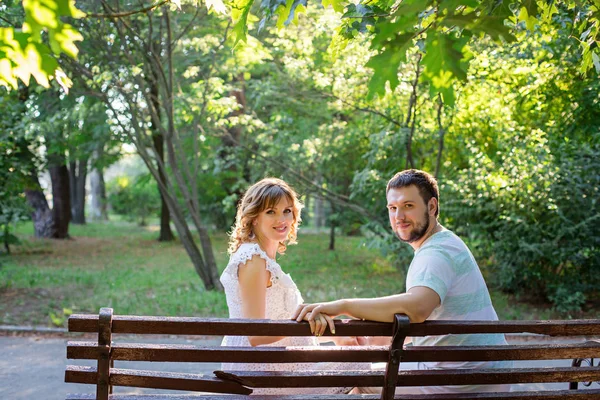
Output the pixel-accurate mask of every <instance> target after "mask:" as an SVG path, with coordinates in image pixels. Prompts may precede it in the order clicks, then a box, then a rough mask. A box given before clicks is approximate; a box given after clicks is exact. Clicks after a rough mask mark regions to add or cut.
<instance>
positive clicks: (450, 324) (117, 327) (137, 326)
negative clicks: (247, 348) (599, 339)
mask: <svg viewBox="0 0 600 400" xmlns="http://www.w3.org/2000/svg"><path fill="white" fill-rule="evenodd" d="M335 325H336V334H337V335H338V336H391V335H392V324H391V323H383V322H371V321H356V320H336V321H335ZM112 329H113V330H112V331H113V333H143V334H169V335H242V336H311V333H310V329H309V326H308V323H307V322H301V323H297V322H295V321H291V320H281V321H272V320H255V321H253V322H248V320H243V319H225V318H194V317H150V316H132V315H115V316H114V317H113V326H112ZM69 331H71V332H98V316H97V315H87V314H73V315H71V316H70V317H69ZM522 332H528V333H537V334H544V335H550V336H597V335H600V320H599V319H595V320H570V321H561V320H549V321H426V322H424V323H421V324H411V325H410V328H409V333H408V335H409V336H427V335H446V334H469V333H522ZM325 335H326V336H328V335H330V333H329V331H328V332H327V333H326V334H325Z"/></svg>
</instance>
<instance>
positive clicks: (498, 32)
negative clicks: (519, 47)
mask: <svg viewBox="0 0 600 400" xmlns="http://www.w3.org/2000/svg"><path fill="white" fill-rule="evenodd" d="M504 20H505V19H504V18H503V17H495V16H494V17H487V16H486V17H482V18H480V19H479V20H477V22H476V23H475V24H474V25H473V26H469V29H470V30H471V31H472V32H473V33H484V34H486V35H489V36H490V37H491V38H492V39H494V40H495V41H500V39H501V38H502V39H504V40H505V41H507V42H513V41H515V40H516V38H515V36H514V35H513V34H512V33H511V31H510V28H509V27H508V26H507V25H506V24H505V23H504Z"/></svg>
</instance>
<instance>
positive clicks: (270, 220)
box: [252, 196, 294, 243]
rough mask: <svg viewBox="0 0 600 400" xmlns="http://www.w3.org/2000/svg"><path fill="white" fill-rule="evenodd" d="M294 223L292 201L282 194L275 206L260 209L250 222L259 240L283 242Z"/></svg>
mask: <svg viewBox="0 0 600 400" xmlns="http://www.w3.org/2000/svg"><path fill="white" fill-rule="evenodd" d="M293 224H294V211H293V204H292V202H291V201H290V200H289V199H288V198H287V197H286V196H283V197H282V198H281V199H280V200H279V201H278V202H277V204H276V205H275V206H273V207H272V208H266V209H264V210H262V211H261V212H260V213H259V214H258V217H256V219H255V220H254V221H253V222H252V225H253V226H252V229H253V231H254V234H255V235H256V237H257V238H258V239H259V240H260V241H266V240H267V241H275V242H277V243H279V242H283V241H285V240H286V239H287V237H288V234H289V233H290V230H291V229H292V225H293Z"/></svg>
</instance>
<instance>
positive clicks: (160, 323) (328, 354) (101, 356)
mask: <svg viewBox="0 0 600 400" xmlns="http://www.w3.org/2000/svg"><path fill="white" fill-rule="evenodd" d="M69 331H71V332H97V333H98V341H97V342H89V341H70V342H69V343H68V345H67V358H69V359H92V360H97V367H96V368H94V367H81V366H71V365H70V366H67V370H66V372H65V381H66V382H74V383H86V384H92V385H95V386H96V394H95V395H93V394H89V395H69V397H67V399H68V400H84V399H85V400H89V399H97V400H108V399H111V400H134V399H136V400H146V399H147V400H150V399H152V400H158V399H171V400H174V399H188V400H189V399H198V400H200V399H203V400H238V399H246V398H248V395H249V394H251V392H252V388H260V387H277V388H283V387H332V386H333V387H345V386H350V387H352V386H381V387H382V388H383V390H382V394H381V396H379V395H356V396H355V395H319V396H314V395H311V396H307V395H304V396H302V395H294V396H292V395H288V396H252V398H254V399H257V400H259V399H274V398H277V399H286V400H307V399H319V400H325V399H327V400H329V399H331V400H333V399H348V400H354V399H386V400H389V399H393V398H396V399H402V400H417V399H420V400H424V399H432V400H450V399H459V398H460V399H490V400H491V399H504V400H507V399H515V400H516V399H573V400H575V399H577V400H591V399H598V398H600V389H586V390H560V391H547V392H538V393H534V392H512V393H472V394H461V395H426V396H425V395H394V390H395V388H396V386H420V385H423V386H431V385H465V384H502V383H543V382H570V388H571V389H577V383H578V382H593V381H600V368H598V367H597V366H594V365H593V364H592V365H590V366H583V367H582V366H581V361H579V362H577V361H574V363H573V366H572V367H561V368H520V369H515V368H510V369H495V370H486V369H481V370H464V369H462V370H458V369H457V370H438V371H399V369H400V365H401V363H402V362H417V361H494V360H552V359H579V360H582V359H590V358H594V357H595V358H598V357H600V341H589V342H586V343H575V344H573V343H571V344H568V343H566V344H550V345H509V346H480V347H465V346H462V347H458V346H457V347H416V346H408V347H404V346H403V343H404V339H405V338H406V337H407V336H425V335H444V334H458V333H461V334H464V333H469V334H485V333H522V332H528V333H536V334H543V335H550V336H579V337H594V336H598V335H600V320H572V321H428V322H425V323H422V324H410V323H409V320H408V318H407V317H406V316H404V315H400V314H398V315H396V317H395V322H394V323H393V324H389V323H378V322H371V321H336V333H337V335H339V336H391V337H392V338H393V339H392V345H391V346H390V347H389V348H387V347H343V348H340V347H327V346H325V347H319V348H280V347H249V348H239V347H238V348H227V347H219V346H213V347H204V346H188V345H149V344H115V343H113V333H117V334H139V335H144V334H166V335H186V336H187V335H215V336H216V335H218V336H221V335H244V336H246V335H248V336H254V335H256V336H309V335H310V330H309V328H308V324H306V323H296V322H294V321H269V320H260V321H256V320H234V319H216V318H186V317H140V316H119V315H116V316H115V315H113V311H112V309H110V308H103V309H101V310H100V313H99V315H85V314H75V315H72V316H71V317H70V318H69ZM115 360H117V361H119V360H129V361H159V362H253V363H272V362H279V363H280V362H303V363H305V362H382V361H386V362H387V368H386V371H385V373H382V372H358V371H357V372H351V371H345V372H339V371H326V372H319V373H314V372H304V373H302V372H294V373H292V372H287V373H281V372H247V371H246V372H243V371H241V372H235V371H227V372H224V371H215V376H203V375H198V374H184V373H172V372H171V373H167V372H157V371H143V370H131V369H118V368H114V362H115ZM113 386H130V387H145V388H158V389H176V390H188V391H199V392H211V393H212V394H206V393H203V394H196V395H190V394H186V395H183V394H182V395H173V394H161V395H114V394H112V387H113ZM215 393H217V394H215ZM223 393H226V394H227V395H223Z"/></svg>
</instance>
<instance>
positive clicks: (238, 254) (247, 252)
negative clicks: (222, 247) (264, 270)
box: [229, 242, 272, 264]
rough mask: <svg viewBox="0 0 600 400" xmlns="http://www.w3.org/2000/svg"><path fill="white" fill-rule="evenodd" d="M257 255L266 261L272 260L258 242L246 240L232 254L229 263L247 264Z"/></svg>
mask: <svg viewBox="0 0 600 400" xmlns="http://www.w3.org/2000/svg"><path fill="white" fill-rule="evenodd" d="M255 256H258V257H260V258H262V259H264V261H265V262H266V263H270V262H271V261H272V260H271V259H270V258H269V256H267V253H265V252H264V250H263V249H261V248H260V246H259V245H258V243H254V242H246V243H242V244H241V245H240V247H238V249H237V250H236V251H235V252H234V253H233V254H232V255H231V257H230V261H229V263H230V264H231V263H235V264H245V263H246V262H248V261H249V260H251V259H252V258H254V257H255Z"/></svg>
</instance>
